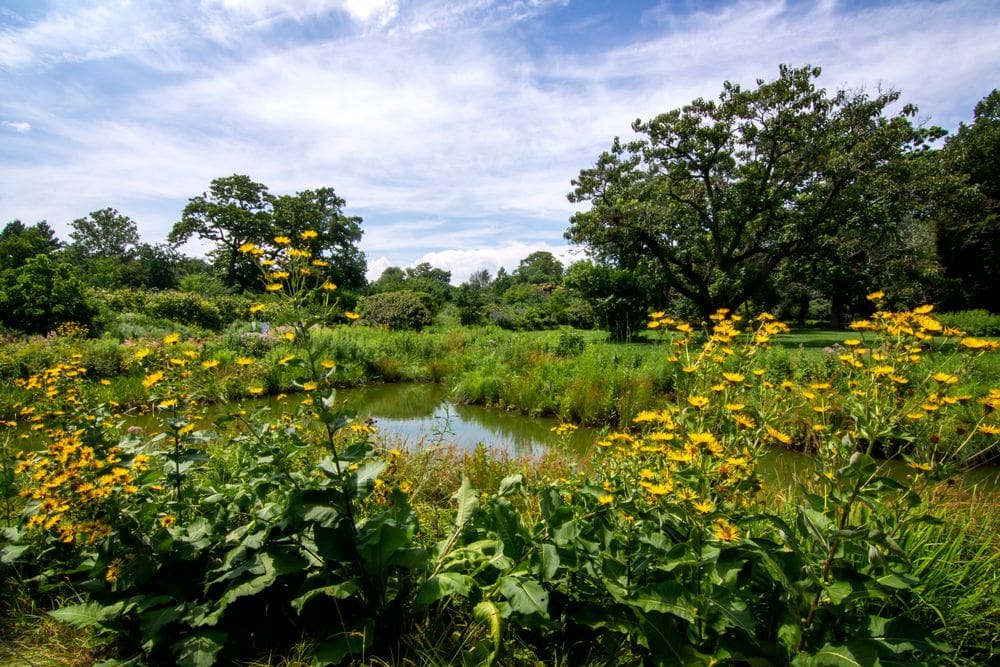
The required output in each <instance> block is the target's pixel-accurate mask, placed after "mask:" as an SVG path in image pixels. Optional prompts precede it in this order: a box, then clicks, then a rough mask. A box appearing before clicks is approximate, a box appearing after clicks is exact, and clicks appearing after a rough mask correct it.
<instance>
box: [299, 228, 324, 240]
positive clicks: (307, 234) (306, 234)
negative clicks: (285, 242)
mask: <svg viewBox="0 0 1000 667" xmlns="http://www.w3.org/2000/svg"><path fill="white" fill-rule="evenodd" d="M317 236H319V232H317V231H316V230H315V229H306V230H304V231H302V232H301V233H299V238H300V239H302V240H303V241H308V240H309V239H314V238H316V237H317Z"/></svg>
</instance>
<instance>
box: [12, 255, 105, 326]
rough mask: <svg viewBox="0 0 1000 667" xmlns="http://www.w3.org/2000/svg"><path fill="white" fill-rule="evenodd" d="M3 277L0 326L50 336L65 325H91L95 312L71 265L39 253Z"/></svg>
mask: <svg viewBox="0 0 1000 667" xmlns="http://www.w3.org/2000/svg"><path fill="white" fill-rule="evenodd" d="M0 278H2V280H0V323H3V324H4V325H6V326H8V327H10V328H12V329H17V330H19V331H23V332H25V333H47V332H49V331H52V330H53V329H55V328H56V327H57V326H58V325H60V324H62V323H63V322H77V323H80V324H86V325H89V324H90V321H91V319H92V317H93V313H94V309H93V307H92V306H91V304H90V303H89V302H88V301H87V298H86V296H85V294H84V289H83V284H82V283H81V282H80V281H79V280H77V279H76V277H74V276H73V274H72V271H71V268H70V265H69V264H67V263H65V262H57V261H55V260H53V259H52V258H51V257H49V256H48V255H44V254H39V255H35V256H34V257H32V258H31V259H29V260H28V261H26V262H25V263H24V265H23V266H20V267H18V268H16V269H7V270H5V271H4V272H3V273H2V274H0Z"/></svg>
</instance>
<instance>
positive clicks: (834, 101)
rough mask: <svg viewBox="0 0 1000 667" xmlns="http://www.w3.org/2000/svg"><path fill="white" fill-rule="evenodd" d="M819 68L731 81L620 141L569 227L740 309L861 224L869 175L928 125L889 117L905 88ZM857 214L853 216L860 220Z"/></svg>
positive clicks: (907, 112)
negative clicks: (829, 76) (828, 81)
mask: <svg viewBox="0 0 1000 667" xmlns="http://www.w3.org/2000/svg"><path fill="white" fill-rule="evenodd" d="M819 74H820V70H819V68H815V67H802V68H792V67H788V66H782V67H781V68H780V73H779V76H778V78H777V79H775V80H773V81H764V80H758V81H757V85H756V87H754V88H752V89H744V88H742V87H741V86H740V85H738V84H735V83H731V82H726V83H725V84H723V90H722V93H721V94H720V95H719V99H718V100H717V101H715V100H705V99H700V98H699V99H696V100H694V101H693V102H691V103H690V104H688V105H686V106H684V107H682V108H680V109H675V110H673V111H669V112H667V113H664V114H661V115H659V116H657V117H655V118H653V119H651V120H649V121H645V122H643V121H641V120H637V121H635V123H633V125H632V129H633V130H634V131H635V132H636V133H637V135H638V138H637V139H635V140H634V141H630V142H623V141H621V140H620V139H619V138H615V140H614V142H613V144H612V147H611V150H610V151H608V152H605V153H603V154H602V155H601V156H600V157H599V158H598V161H597V164H596V165H595V166H594V167H591V168H589V169H584V170H582V171H581V172H580V175H579V176H578V177H577V178H576V179H575V180H574V181H573V185H574V188H575V189H574V191H573V192H572V193H570V195H569V198H570V200H571V201H573V202H587V203H589V204H590V208H589V209H588V210H585V211H582V212H580V213H577V214H576V215H574V216H573V217H572V220H571V226H570V228H569V230H568V231H567V233H566V237H567V238H568V239H570V240H571V241H573V242H575V243H581V244H586V245H587V246H588V247H589V250H590V251H591V253H592V254H594V255H595V256H596V257H597V258H599V259H603V260H610V261H612V262H614V263H615V264H616V265H618V266H620V267H625V268H627V267H632V266H637V265H639V264H641V263H643V262H646V261H652V262H653V263H654V264H655V265H656V267H657V272H656V273H657V275H658V276H660V279H661V280H662V281H663V284H662V285H660V286H659V288H660V291H661V292H666V291H668V290H673V291H674V292H676V293H678V294H680V295H682V296H684V297H686V298H687V299H689V300H690V301H691V302H693V303H694V304H695V305H696V306H697V307H698V309H699V311H700V312H701V313H702V314H703V315H708V314H710V313H711V312H712V311H713V310H714V309H716V308H718V307H722V306H725V307H729V308H736V307H738V306H740V305H742V304H743V303H745V302H746V301H748V300H749V299H751V298H752V297H753V296H754V295H755V294H757V293H758V292H759V291H760V290H761V289H763V288H764V287H765V286H767V284H768V282H769V280H770V279H771V277H772V275H773V274H774V272H775V271H776V270H777V269H778V268H779V267H780V266H782V264H783V263H785V262H787V261H789V260H791V259H795V258H800V259H801V258H809V257H812V256H815V253H817V252H818V250H819V248H820V247H821V242H822V240H823V239H825V238H829V237H830V236H832V235H835V234H853V233H857V232H858V230H859V229H861V225H862V224H863V220H864V216H863V215H858V213H859V211H860V210H861V209H863V207H865V206H867V205H868V203H867V202H866V197H868V196H870V195H871V193H872V192H873V188H872V183H873V182H875V181H876V180H877V178H878V177H879V175H880V174H882V173H883V172H884V170H886V169H890V168H892V166H893V165H894V164H895V163H897V162H898V161H899V160H901V159H904V156H905V155H906V153H908V152H910V151H912V150H914V149H917V148H919V147H922V146H923V145H924V144H925V140H926V139H927V137H928V133H927V132H925V131H923V130H919V129H917V128H914V127H913V125H912V123H911V122H910V120H909V119H910V118H911V117H912V116H913V114H914V113H915V112H916V110H915V108H913V107H912V106H903V107H902V108H901V109H900V110H899V111H898V112H897V113H896V114H895V115H887V114H888V108H889V107H890V105H892V104H893V103H895V102H896V101H897V99H898V93H896V92H881V91H880V92H878V93H877V94H875V95H871V96H870V95H868V94H865V93H863V92H856V91H855V92H850V91H844V90H841V91H838V92H836V93H835V94H833V95H832V96H831V95H828V94H827V92H826V91H825V90H824V89H822V88H817V87H816V84H815V79H816V78H817V77H818V76H819ZM854 223H856V224H854Z"/></svg>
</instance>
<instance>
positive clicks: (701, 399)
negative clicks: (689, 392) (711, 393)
mask: <svg viewBox="0 0 1000 667" xmlns="http://www.w3.org/2000/svg"><path fill="white" fill-rule="evenodd" d="M687 402H688V403H690V404H691V405H692V406H694V407H695V408H698V409H699V410H700V409H701V408H703V407H705V406H706V405H708V398H707V397H705V396H688V398H687Z"/></svg>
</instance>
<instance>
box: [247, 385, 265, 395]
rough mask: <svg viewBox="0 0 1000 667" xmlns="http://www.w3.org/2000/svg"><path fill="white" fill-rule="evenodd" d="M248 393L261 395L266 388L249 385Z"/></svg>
mask: <svg viewBox="0 0 1000 667" xmlns="http://www.w3.org/2000/svg"><path fill="white" fill-rule="evenodd" d="M247 393H248V394H250V395H251V396H260V395H261V394H263V393H264V388H263V387H261V386H259V385H255V386H252V387H247Z"/></svg>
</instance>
